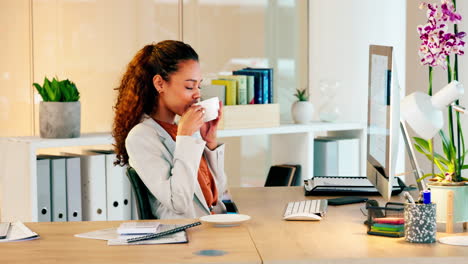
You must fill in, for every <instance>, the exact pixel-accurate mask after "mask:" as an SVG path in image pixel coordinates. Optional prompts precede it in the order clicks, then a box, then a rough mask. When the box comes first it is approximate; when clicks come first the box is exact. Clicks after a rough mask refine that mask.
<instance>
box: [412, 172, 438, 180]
mask: <svg viewBox="0 0 468 264" xmlns="http://www.w3.org/2000/svg"><path fill="white" fill-rule="evenodd" d="M430 176H432V173H427V174H424V175H423V176H422V177H421V178H419V179H417V180H416V182H420V181H422V180H424V179H426V178H427V177H430ZM434 176H436V177H442V175H441V174H438V173H436V174H435V175H434Z"/></svg>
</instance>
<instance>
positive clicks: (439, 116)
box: [400, 81, 465, 190]
mask: <svg viewBox="0 0 468 264" xmlns="http://www.w3.org/2000/svg"><path fill="white" fill-rule="evenodd" d="M463 93H464V88H463V85H462V84H461V83H459V82H458V81H452V82H451V83H449V84H447V85H446V86H445V87H444V88H442V89H441V90H440V91H439V92H437V93H436V94H434V95H433V96H432V97H431V96H430V95H428V94H425V93H422V92H414V93H412V94H410V95H408V96H406V97H405V98H404V99H403V100H402V101H401V116H402V119H403V120H404V121H406V122H407V123H408V124H409V125H410V126H411V128H412V129H413V130H414V131H415V132H416V134H418V135H419V136H420V137H421V138H423V139H425V140H429V139H431V138H433V137H434V136H435V135H436V134H437V133H438V132H439V131H440V130H441V129H442V127H443V126H444V118H443V113H442V110H443V109H444V108H445V107H447V106H449V105H452V107H453V109H454V110H455V111H458V112H461V113H465V108H463V107H461V106H458V105H455V104H454V103H453V102H454V101H455V100H457V99H459V98H460V97H461V96H462V95H463ZM403 120H402V121H401V123H400V124H401V128H402V133H403V136H404V139H405V143H406V147H407V148H408V154H409V158H410V162H411V165H412V166H413V169H414V173H415V178H416V182H417V184H418V188H419V189H420V190H423V189H426V186H425V183H424V181H419V182H418V179H420V178H421V177H422V173H421V170H420V167H419V165H418V163H417V160H416V157H415V155H414V150H413V149H412V145H411V143H410V138H409V136H408V132H407V129H406V126H405V124H404V122H403Z"/></svg>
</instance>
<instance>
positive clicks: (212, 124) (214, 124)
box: [200, 101, 223, 150]
mask: <svg viewBox="0 0 468 264" xmlns="http://www.w3.org/2000/svg"><path fill="white" fill-rule="evenodd" d="M222 115H223V102H221V101H219V109H218V117H217V118H216V119H214V120H211V121H208V122H205V123H204V124H203V125H202V126H201V128H200V135H201V137H202V138H203V140H205V141H206V146H207V147H208V148H209V149H211V150H214V149H215V148H216V147H217V146H218V142H217V141H216V132H217V131H218V123H219V120H220V119H221V116H222Z"/></svg>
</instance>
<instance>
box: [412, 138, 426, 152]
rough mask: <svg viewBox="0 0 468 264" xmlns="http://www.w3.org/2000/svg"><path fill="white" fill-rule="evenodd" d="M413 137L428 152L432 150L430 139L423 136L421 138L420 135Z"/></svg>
mask: <svg viewBox="0 0 468 264" xmlns="http://www.w3.org/2000/svg"><path fill="white" fill-rule="evenodd" d="M413 139H414V141H415V142H416V143H417V144H418V145H420V146H421V147H422V148H424V149H426V150H427V151H428V152H430V148H429V141H428V140H425V139H422V138H419V137H413Z"/></svg>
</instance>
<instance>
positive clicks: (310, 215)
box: [283, 213, 322, 221]
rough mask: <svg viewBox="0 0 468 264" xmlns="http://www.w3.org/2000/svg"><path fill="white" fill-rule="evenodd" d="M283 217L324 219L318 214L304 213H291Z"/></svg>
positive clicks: (291, 218)
mask: <svg viewBox="0 0 468 264" xmlns="http://www.w3.org/2000/svg"><path fill="white" fill-rule="evenodd" d="M283 219H284V220H306V221H307V220H308V221H318V220H322V217H320V216H319V215H316V214H308V213H302V214H290V215H287V216H285V217H283Z"/></svg>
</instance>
